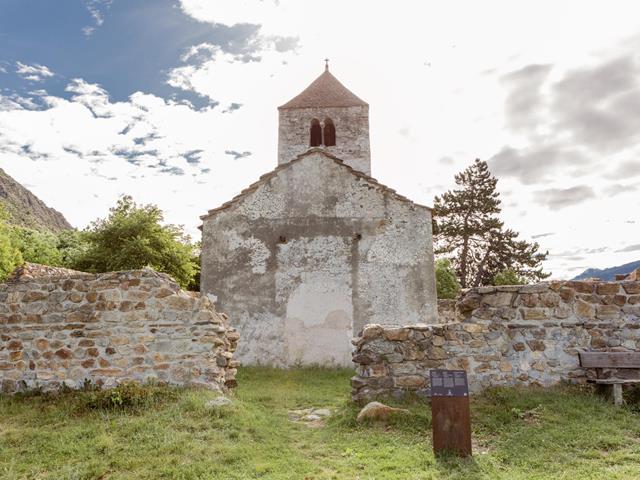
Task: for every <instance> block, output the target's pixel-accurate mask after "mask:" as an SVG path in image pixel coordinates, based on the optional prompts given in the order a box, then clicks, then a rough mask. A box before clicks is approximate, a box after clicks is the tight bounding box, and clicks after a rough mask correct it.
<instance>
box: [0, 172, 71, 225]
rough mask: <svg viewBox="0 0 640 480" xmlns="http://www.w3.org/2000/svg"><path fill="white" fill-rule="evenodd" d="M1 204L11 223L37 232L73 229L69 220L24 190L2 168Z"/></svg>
mask: <svg viewBox="0 0 640 480" xmlns="http://www.w3.org/2000/svg"><path fill="white" fill-rule="evenodd" d="M0 204H2V206H3V207H4V208H5V210H6V211H7V213H8V214H9V223H12V224H14V225H20V226H22V227H28V228H33V229H36V230H49V231H51V232H59V231H61V230H68V229H71V228H73V227H72V226H71V224H69V222H67V219H66V218H64V216H63V215H62V214H61V213H60V212H58V211H57V210H54V209H53V208H49V207H47V206H46V205H45V203H44V202H43V201H42V200H40V199H39V198H38V197H36V196H35V195H34V194H33V193H31V192H30V191H29V190H27V189H26V188H24V187H23V186H22V185H20V184H19V183H18V182H16V181H15V180H14V179H13V178H11V177H10V176H9V175H7V174H6V173H5V172H4V170H2V169H1V168H0Z"/></svg>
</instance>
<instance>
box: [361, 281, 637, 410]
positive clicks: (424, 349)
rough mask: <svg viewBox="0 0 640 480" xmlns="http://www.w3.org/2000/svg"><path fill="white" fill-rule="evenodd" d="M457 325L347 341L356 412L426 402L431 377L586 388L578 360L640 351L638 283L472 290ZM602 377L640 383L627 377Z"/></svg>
mask: <svg viewBox="0 0 640 480" xmlns="http://www.w3.org/2000/svg"><path fill="white" fill-rule="evenodd" d="M456 309H457V312H456V315H457V317H456V321H453V322H450V323H443V324H433V325H426V324H425V325H409V326H403V327H398V326H389V325H378V324H371V325H367V326H365V327H364V329H363V330H362V332H361V333H360V335H359V336H358V337H357V338H355V339H354V340H353V344H354V345H355V347H356V348H355V351H354V353H353V361H354V362H355V363H356V364H357V366H358V367H357V375H356V376H355V377H353V379H352V388H353V389H352V398H353V399H354V400H355V401H357V402H360V403H364V402H366V401H368V400H371V399H374V398H378V397H385V396H388V395H393V396H401V395H403V394H405V393H407V392H413V393H416V394H418V395H425V396H426V395H428V394H429V389H428V386H429V370H430V369H432V368H445V369H462V370H466V371H467V375H468V378H469V385H470V389H471V391H474V392H477V391H479V390H482V389H483V388H485V387H488V386H496V385H531V384H536V385H543V386H551V385H554V384H557V383H560V382H562V381H568V382H577V383H581V382H585V381H587V379H589V378H594V377H595V372H594V371H593V370H589V369H583V368H581V367H580V364H579V358H578V351H580V350H584V351H632V352H640V281H637V280H633V281H630V280H627V281H622V282H587V281H569V282H550V283H541V284H537V285H523V286H501V287H479V288H476V289H472V290H470V291H469V292H467V293H466V294H465V295H464V296H463V297H462V298H460V299H459V301H458V303H457V305H456ZM600 377H601V378H620V379H628V378H640V372H639V371H638V370H634V369H619V370H615V369H612V370H605V371H603V372H602V373H601V375H600Z"/></svg>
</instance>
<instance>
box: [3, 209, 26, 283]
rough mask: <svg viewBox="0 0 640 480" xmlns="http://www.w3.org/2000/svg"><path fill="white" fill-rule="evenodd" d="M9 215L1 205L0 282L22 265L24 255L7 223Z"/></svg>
mask: <svg viewBox="0 0 640 480" xmlns="http://www.w3.org/2000/svg"><path fill="white" fill-rule="evenodd" d="M6 219H7V215H6V212H5V210H4V207H3V206H2V205H1V204H0V282H3V281H4V280H6V278H7V277H8V276H9V275H10V274H11V273H12V272H13V271H14V270H15V269H16V267H18V266H20V265H22V262H23V260H22V255H21V254H20V250H19V249H18V247H17V246H16V244H15V242H14V239H13V236H12V235H11V227H9V226H8V225H7V223H6Z"/></svg>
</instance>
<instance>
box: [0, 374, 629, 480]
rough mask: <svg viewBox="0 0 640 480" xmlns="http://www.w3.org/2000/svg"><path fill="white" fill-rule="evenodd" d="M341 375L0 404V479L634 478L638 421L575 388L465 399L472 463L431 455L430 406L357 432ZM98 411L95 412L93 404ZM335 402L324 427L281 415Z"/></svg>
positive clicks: (253, 378)
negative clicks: (227, 389)
mask: <svg viewBox="0 0 640 480" xmlns="http://www.w3.org/2000/svg"><path fill="white" fill-rule="evenodd" d="M351 375H352V373H351V372H350V371H347V370H338V371H336V370H322V369H301V370H289V371H283V370H272V369H265V368H244V369H242V370H241V371H240V373H239V375H238V381H239V384H240V386H239V387H238V389H237V391H236V392H235V394H234V400H235V404H234V405H233V406H231V407H226V408H224V409H221V410H217V411H210V410H208V409H206V408H205V407H204V403H205V402H206V401H207V400H208V399H210V398H213V397H215V396H216V395H215V394H213V393H211V392H207V391H202V390H189V389H173V390H169V391H168V392H166V393H167V395H164V396H163V395H162V394H158V392H157V391H156V392H155V394H154V395H155V396H154V401H153V402H152V403H150V404H149V406H148V407H147V408H145V409H138V410H131V409H124V410H123V409H118V408H116V409H112V408H107V407H104V406H103V407H100V406H98V407H97V408H96V407H95V402H94V401H87V396H90V395H92V394H91V393H77V392H76V393H65V394H61V395H59V396H57V397H50V396H27V397H13V398H12V397H6V396H4V397H0V478H11V479H13V478H16V479H18V478H29V479H103V480H104V479H165V478H172V479H173V478H176V479H208V478H214V479H225V480H226V479H244V478H247V479H251V478H263V479H332V478H335V479H359V480H365V479H402V480H404V479H465V480H466V479H482V478H490V479H494V478H497V479H571V480H577V479H602V478H607V479H633V478H640V413H637V411H634V409H632V408H628V407H626V408H616V407H614V406H612V405H610V404H608V403H607V402H606V401H604V400H602V399H600V398H599V397H598V396H595V395H593V394H591V393H590V391H588V390H580V389H577V388H568V387H566V388H561V389H560V388H559V389H553V390H543V389H526V390H518V389H496V390H491V391H489V392H486V393H485V394H483V395H481V396H476V397H474V398H472V417H473V420H472V421H473V435H474V449H475V454H474V456H473V458H472V459H469V460H459V459H456V458H452V457H445V458H435V457H434V456H433V453H432V451H431V441H430V432H431V430H430V414H429V407H428V405H427V404H425V403H423V402H419V401H410V402H405V403H404V404H403V406H405V407H406V408H409V409H410V410H411V412H412V414H411V415H410V416H406V415H405V416H399V417H397V419H395V420H394V421H393V422H392V423H391V424H390V425H388V426H387V427H384V426H380V425H374V424H365V425H361V424H357V423H356V422H355V416H356V414H357V412H358V409H357V407H355V406H353V405H351V404H350V403H349V402H348V398H349V377H350V376H351ZM90 405H93V406H90ZM310 406H315V407H330V408H332V409H336V410H337V413H336V414H335V415H334V416H333V417H332V418H331V419H330V420H329V421H328V422H327V424H326V425H325V426H324V427H322V428H315V429H314V428H309V427H308V426H306V425H302V424H296V423H292V422H290V421H288V419H287V412H288V410H291V409H295V408H302V407H310Z"/></svg>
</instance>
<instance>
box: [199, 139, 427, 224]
mask: <svg viewBox="0 0 640 480" xmlns="http://www.w3.org/2000/svg"><path fill="white" fill-rule="evenodd" d="M314 153H321V154H322V155H323V156H325V157H327V158H329V159H331V160H333V161H334V162H335V163H336V164H338V165H340V166H342V167H344V168H346V169H348V170H349V171H350V172H351V173H352V174H354V175H355V176H356V177H358V178H362V179H363V180H365V181H367V182H369V183H372V184H373V185H375V186H377V187H379V188H380V189H381V190H382V191H383V192H387V193H389V194H390V195H391V196H393V197H394V198H396V199H397V200H400V201H402V202H405V203H409V204H411V205H414V206H416V207H418V208H425V209H427V210H429V211H432V210H433V209H432V208H431V207H428V206H427V205H422V204H420V203H416V202H414V201H413V200H410V199H409V198H407V197H405V196H403V195H400V194H399V193H398V192H397V191H396V190H394V189H393V188H391V187H387V186H386V185H384V184H383V183H380V182H379V181H378V180H376V179H375V178H373V177H372V176H371V175H367V174H366V173H364V172H361V171H360V170H356V169H355V168H353V167H352V166H350V165H347V164H346V163H345V162H344V160H342V159H340V158H338V157H336V156H335V155H332V154H331V153H327V152H326V151H325V150H323V149H322V148H310V149H309V150H307V151H306V152H304V153H301V154H300V155H298V156H296V157H295V158H294V159H292V160H290V161H288V162H286V163H282V164H280V165H278V166H276V167H275V168H274V169H273V170H271V171H269V172H267V173H265V174H263V175H261V176H260V177H259V178H258V180H256V181H255V182H253V183H252V184H250V185H249V186H248V187H246V188H244V189H243V190H241V191H240V193H238V194H237V195H236V196H234V197H233V198H231V199H230V200H228V201H226V202H225V203H223V204H222V205H220V206H219V207H216V208H212V209H210V210H208V211H207V213H206V214H204V215H201V216H200V220H205V219H207V218H210V217H212V216H215V215H216V214H217V213H218V212H220V211H222V210H226V209H227V208H229V207H230V206H232V205H234V204H236V203H237V202H238V201H239V200H241V199H242V198H244V197H245V196H246V195H247V194H249V193H251V192H253V191H255V190H256V189H257V188H258V187H259V186H261V185H263V184H264V183H266V182H267V181H268V180H270V179H271V178H274V177H275V176H276V175H277V174H278V173H280V172H281V171H282V170H285V169H286V168H289V167H290V166H291V165H293V164H295V163H298V162H299V161H300V160H302V159H303V158H306V157H308V156H309V155H313V154H314ZM198 228H199V229H200V230H202V225H201V226H199V227H198Z"/></svg>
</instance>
